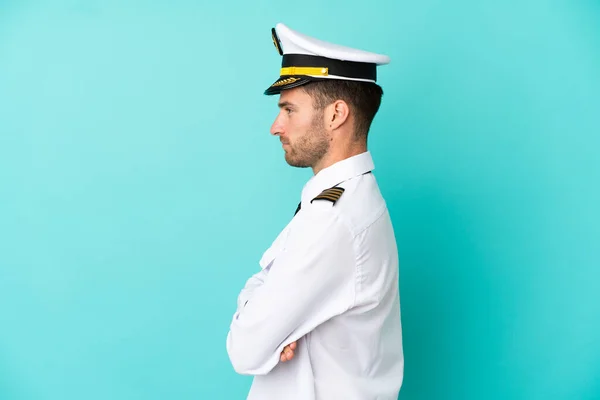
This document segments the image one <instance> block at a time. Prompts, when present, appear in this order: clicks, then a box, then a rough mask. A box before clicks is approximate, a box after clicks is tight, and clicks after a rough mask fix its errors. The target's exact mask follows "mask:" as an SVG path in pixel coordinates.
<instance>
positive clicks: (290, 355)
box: [285, 350, 294, 360]
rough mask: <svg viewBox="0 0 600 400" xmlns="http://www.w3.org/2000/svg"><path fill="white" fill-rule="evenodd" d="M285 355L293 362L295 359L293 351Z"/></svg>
mask: <svg viewBox="0 0 600 400" xmlns="http://www.w3.org/2000/svg"><path fill="white" fill-rule="evenodd" d="M285 355H286V356H287V359H288V360H291V359H292V358H294V352H293V351H291V350H288V351H286V352H285Z"/></svg>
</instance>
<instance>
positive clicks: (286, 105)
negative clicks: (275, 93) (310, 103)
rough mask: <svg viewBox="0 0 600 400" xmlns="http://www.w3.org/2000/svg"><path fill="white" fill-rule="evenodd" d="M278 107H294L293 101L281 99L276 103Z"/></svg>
mask: <svg viewBox="0 0 600 400" xmlns="http://www.w3.org/2000/svg"><path fill="white" fill-rule="evenodd" d="M278 106H279V108H284V107H294V106H295V104H294V103H290V102H289V101H282V102H280V103H279V104H278Z"/></svg>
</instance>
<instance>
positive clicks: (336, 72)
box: [265, 23, 390, 95]
mask: <svg viewBox="0 0 600 400" xmlns="http://www.w3.org/2000/svg"><path fill="white" fill-rule="evenodd" d="M271 35H272V38H273V44H274V45H275V48H276V49H277V51H278V52H279V55H281V56H282V61H281V71H280V73H279V78H278V79H277V80H276V81H275V82H274V83H273V84H272V85H271V86H269V87H268V88H267V90H265V94H266V95H274V94H279V93H281V91H282V90H285V89H291V88H295V87H298V86H301V85H305V84H307V83H310V82H314V81H322V80H327V79H339V80H348V81H359V82H373V83H375V82H377V67H378V66H379V65H385V64H389V62H390V58H389V57H388V56H386V55H383V54H377V53H371V52H368V51H364V50H359V49H354V48H350V47H345V46H341V45H338V44H334V43H329V42H325V41H322V40H319V39H316V38H313V37H310V36H307V35H304V34H302V33H300V32H297V31H294V30H292V29H290V28H289V27H287V26H286V25H284V24H282V23H278V24H277V25H276V26H275V28H273V29H271Z"/></svg>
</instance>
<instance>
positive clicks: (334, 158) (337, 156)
mask: <svg viewBox="0 0 600 400" xmlns="http://www.w3.org/2000/svg"><path fill="white" fill-rule="evenodd" d="M365 151H367V144H366V143H362V142H352V143H349V144H348V145H347V146H338V147H336V146H333V145H332V146H331V148H330V150H329V151H328V152H327V154H325V155H324V156H323V158H321V159H320V160H319V161H318V162H317V163H316V164H315V165H313V167H312V170H313V174H315V175H316V174H318V173H319V171H321V170H323V169H325V168H327V167H330V166H332V165H333V164H335V163H337V162H340V161H342V160H345V159H347V158H350V157H353V156H356V155H359V154H362V153H364V152H365Z"/></svg>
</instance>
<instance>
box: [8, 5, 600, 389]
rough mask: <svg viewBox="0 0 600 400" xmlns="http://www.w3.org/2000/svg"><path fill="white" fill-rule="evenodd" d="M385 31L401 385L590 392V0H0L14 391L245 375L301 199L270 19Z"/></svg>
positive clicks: (598, 87) (594, 178) (388, 192)
mask: <svg viewBox="0 0 600 400" xmlns="http://www.w3.org/2000/svg"><path fill="white" fill-rule="evenodd" d="M277 22H284V23H286V24H287V25H289V26H290V27H292V28H293V29H296V30H299V31H300V32H303V33H306V34H309V35H312V36H316V37H319V38H321V39H323V40H328V41H332V42H336V43H340V44H344V45H348V46H352V47H358V48H363V49H367V50H371V51H375V52H382V53H385V54H388V55H390V56H391V59H392V63H391V64H390V65H388V66H385V67H382V68H381V69H380V70H379V81H380V83H381V84H382V86H383V88H384V90H385V95H384V101H383V104H382V108H381V110H380V113H379V114H378V116H377V118H376V121H375V123H374V125H373V128H372V133H371V135H370V143H369V145H370V150H371V151H372V153H373V156H374V158H375V162H376V170H375V172H376V176H377V178H378V180H379V182H380V185H381V189H382V192H383V194H384V195H385V197H386V199H387V201H388V205H389V208H390V211H391V214H392V217H393V222H394V225H395V227H396V233H397V240H398V246H399V251H400V259H401V279H400V288H401V296H402V312H403V314H402V318H403V325H404V345H405V351H406V375H405V382H404V386H403V388H402V391H401V395H400V399H402V400H432V399H436V400H437V399H452V400H454V399H456V400H458V399H461V400H465V399H527V400H535V399H544V400H548V399H578V400H587V399H590V400H591V399H598V398H600V334H599V332H600V294H599V292H600V290H599V284H598V281H599V279H600V254H599V247H600V228H599V226H600V215H599V214H600V213H599V211H598V208H599V207H598V204H599V203H600V188H599V182H600V165H599V164H600V163H599V161H598V151H599V149H600V146H599V145H600V140H599V139H598V135H599V134H600V94H599V93H600V78H599V77H600V3H598V2H597V1H592V0H587V1H585V0H575V1H557V2H546V1H516V0H514V1H504V2H492V1H483V0H482V1H468V0H458V1H453V2H444V1H441V0H437V1H436V0H426V1H420V2H408V1H391V0H390V1H373V2H369V3H368V4H365V3H364V2H360V1H357V0H354V1H341V0H333V1H329V2H321V1H314V0H307V1H303V2H301V3H285V2H284V3H281V2H275V1H271V0H257V1H252V2H241V1H239V2H231V1H222V2H192V1H170V2H167V1H156V2H141V1H129V2H121V1H114V0H113V1H78V0H71V1H58V0H51V1H27V0H25V1H6V0H4V1H0V399H2V400H5V399H6V400H20V399H36V400H37V399H40V400H42V399H44V400H45V399H48V400H50V399H51V400H54V399H57V400H58V399H60V400H74V399H77V400H79V399H86V400H95V399H112V400H121V399H122V400H130V399H145V400H155V399H156V400H158V399H167V398H169V399H242V398H245V395H246V393H247V390H248V388H249V385H250V382H251V378H250V377H242V376H238V375H236V374H235V373H234V371H233V369H232V368H231V366H230V364H229V360H228V358H227V354H226V351H225V338H226V334H227V330H228V326H229V322H230V318H231V316H232V314H233V312H234V309H235V300H236V296H237V294H238V292H239V290H240V289H241V287H242V285H243V283H244V282H245V280H246V278H247V277H248V276H250V274H252V273H254V272H256V271H257V270H258V263H257V262H258V259H259V258H260V256H261V254H262V252H263V251H264V249H265V248H266V247H267V246H268V245H269V244H270V243H271V240H272V239H273V238H274V237H275V235H276V234H277V233H278V232H279V230H280V229H281V228H282V227H283V226H284V225H285V224H286V223H287V221H288V220H289V218H290V217H291V215H292V214H293V211H294V210H295V207H296V205H297V202H298V199H299V195H300V190H301V188H302V185H303V184H304V182H305V181H306V180H307V179H308V178H309V177H310V171H309V170H298V169H293V168H291V167H288V166H287V164H285V161H284V159H283V154H282V151H281V148H280V146H279V142H278V140H277V139H276V138H273V137H271V136H270V135H269V127H270V124H271V123H272V121H273V119H274V118H275V116H276V114H277V106H276V102H277V97H265V96H263V95H262V92H263V90H264V89H265V88H266V87H267V86H268V85H270V84H271V83H272V82H273V81H274V80H275V79H276V78H277V76H278V70H279V66H280V57H279V56H278V54H277V53H276V51H275V48H274V47H273V43H272V41H271V36H270V28H271V27H272V26H274V25H275V24H276V23H277Z"/></svg>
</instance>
